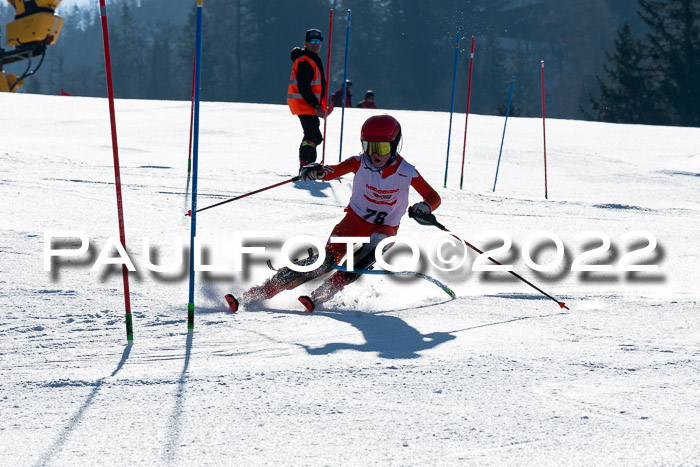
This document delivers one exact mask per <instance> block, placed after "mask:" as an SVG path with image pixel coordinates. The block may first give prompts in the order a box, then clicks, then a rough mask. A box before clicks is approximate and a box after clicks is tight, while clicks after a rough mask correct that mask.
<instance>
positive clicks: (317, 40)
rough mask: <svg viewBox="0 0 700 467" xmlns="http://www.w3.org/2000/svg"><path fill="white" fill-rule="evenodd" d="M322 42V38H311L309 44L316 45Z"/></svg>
mask: <svg viewBox="0 0 700 467" xmlns="http://www.w3.org/2000/svg"><path fill="white" fill-rule="evenodd" d="M320 43H321V39H309V44H311V45H316V44H320Z"/></svg>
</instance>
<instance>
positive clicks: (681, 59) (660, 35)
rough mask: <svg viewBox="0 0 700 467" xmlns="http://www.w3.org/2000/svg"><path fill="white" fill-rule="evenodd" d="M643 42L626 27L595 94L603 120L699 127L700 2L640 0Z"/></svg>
mask: <svg viewBox="0 0 700 467" xmlns="http://www.w3.org/2000/svg"><path fill="white" fill-rule="evenodd" d="M638 1H639V6H640V8H641V10H640V11H639V16H640V17H641V19H642V22H643V23H644V24H645V25H646V27H647V29H648V30H647V34H646V36H645V38H644V40H636V39H634V38H633V37H632V34H631V30H630V28H629V26H627V25H625V26H623V27H622V28H621V29H620V30H619V32H618V37H617V40H616V41H615V49H616V50H615V53H613V54H608V60H609V62H610V65H609V66H607V67H606V69H605V71H606V74H607V78H608V81H607V82H606V81H604V80H602V79H600V78H599V79H598V87H599V91H600V95H599V97H598V98H597V99H595V98H592V97H591V99H590V100H591V104H592V107H593V109H594V111H595V112H596V113H597V115H596V116H597V118H599V119H601V120H604V121H614V122H629V123H648V124H665V125H681V126H700V112H698V108H699V107H700V80H698V79H697V77H698V76H700V0H663V1H661V0H638Z"/></svg>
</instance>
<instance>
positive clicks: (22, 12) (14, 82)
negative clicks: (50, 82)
mask: <svg viewBox="0 0 700 467" xmlns="http://www.w3.org/2000/svg"><path fill="white" fill-rule="evenodd" d="M7 1H8V2H9V4H10V5H12V6H13V7H14V9H15V11H16V12H17V15H16V16H15V20H14V21H13V22H11V23H10V24H8V25H7V28H6V29H5V36H6V40H7V45H8V46H13V47H14V49H10V50H5V49H3V48H2V42H0V73H1V75H0V92H16V91H17V89H18V88H20V87H21V86H22V85H23V84H24V79H25V78H26V77H28V76H31V75H33V74H34V73H35V72H36V71H37V70H38V69H39V67H40V66H41V64H42V63H43V61H44V57H45V56H46V47H47V46H49V45H51V44H54V43H55V42H56V40H57V39H58V36H59V34H60V33H61V27H62V26H63V18H61V17H60V16H58V15H57V14H55V13H54V11H55V10H56V8H57V7H58V5H59V3H61V0H7ZM37 56H41V60H40V61H39V64H38V65H37V66H36V67H35V68H34V69H33V70H30V68H31V64H32V58H34V57H37ZM24 60H27V61H28V65H27V68H26V70H25V71H24V73H22V74H21V75H20V76H17V75H14V74H11V73H5V71H4V70H3V67H4V66H5V65H9V64H11V63H15V62H21V61H24Z"/></svg>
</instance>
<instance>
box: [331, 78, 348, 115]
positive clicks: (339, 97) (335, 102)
mask: <svg viewBox="0 0 700 467" xmlns="http://www.w3.org/2000/svg"><path fill="white" fill-rule="evenodd" d="M331 107H334V108H335V107H343V86H340V87H339V88H338V90H337V91H336V92H334V93H333V97H332V98H331ZM349 107H352V81H350V80H349V79H348V80H346V81H345V108H346V109H347V108H349Z"/></svg>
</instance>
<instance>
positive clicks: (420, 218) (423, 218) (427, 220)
mask: <svg viewBox="0 0 700 467" xmlns="http://www.w3.org/2000/svg"><path fill="white" fill-rule="evenodd" d="M408 217H410V218H411V219H415V220H416V222H418V223H419V224H420V225H434V226H435V227H437V228H439V229H441V230H445V226H443V225H442V224H441V223H439V222H438V221H437V219H436V218H435V214H432V213H431V214H420V213H418V212H416V211H415V210H414V209H411V208H409V209H408Z"/></svg>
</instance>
